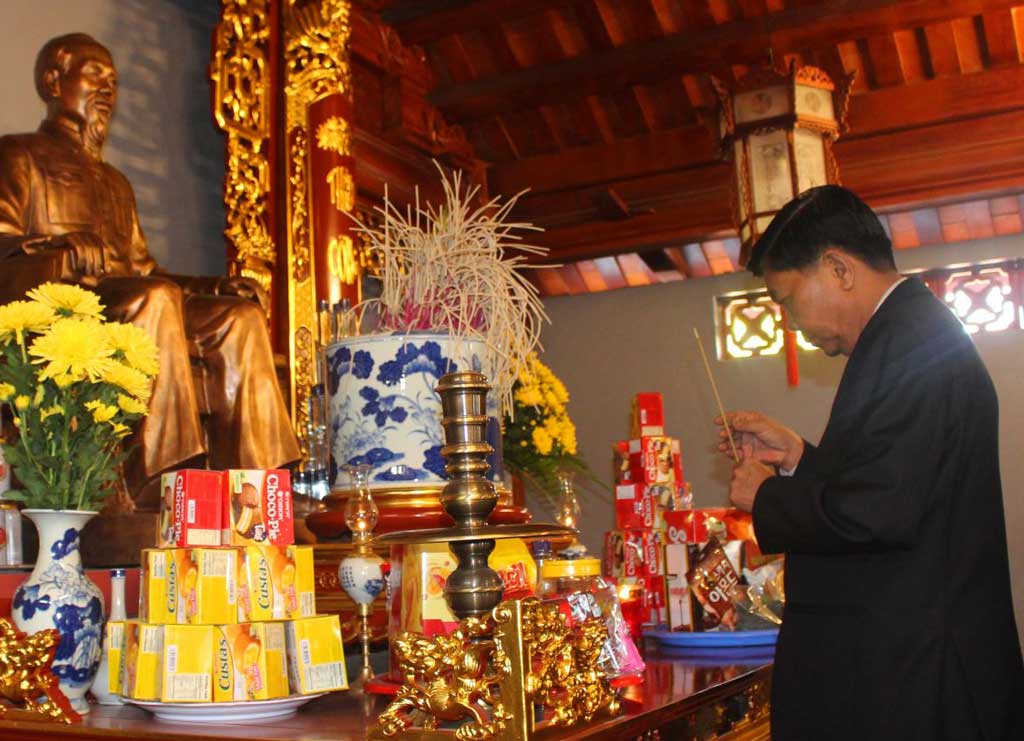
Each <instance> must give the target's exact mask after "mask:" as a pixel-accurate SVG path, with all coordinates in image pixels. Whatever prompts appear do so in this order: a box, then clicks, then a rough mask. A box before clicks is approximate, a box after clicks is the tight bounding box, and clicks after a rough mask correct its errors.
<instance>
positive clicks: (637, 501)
mask: <svg viewBox="0 0 1024 741" xmlns="http://www.w3.org/2000/svg"><path fill="white" fill-rule="evenodd" d="M654 510H655V502H654V496H653V492H652V491H650V490H649V489H648V487H646V486H643V485H642V484H620V485H619V486H616V487H615V527H616V528H618V529H619V530H630V529H633V528H649V527H654V519H655V512H654Z"/></svg>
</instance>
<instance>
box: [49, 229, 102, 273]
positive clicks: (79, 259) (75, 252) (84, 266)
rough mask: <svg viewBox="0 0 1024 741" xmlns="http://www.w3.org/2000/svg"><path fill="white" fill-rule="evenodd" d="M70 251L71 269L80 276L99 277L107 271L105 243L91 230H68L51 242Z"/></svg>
mask: <svg viewBox="0 0 1024 741" xmlns="http://www.w3.org/2000/svg"><path fill="white" fill-rule="evenodd" d="M51 244H53V245H54V246H56V247H63V248H64V249H66V250H68V252H70V253H71V257H72V269H73V270H74V271H75V274H76V275H78V276H82V277H89V278H100V277H102V276H104V275H106V273H107V267H106V257H105V256H106V253H107V245H106V243H105V242H104V241H103V239H101V238H100V237H99V235H97V234H94V233H93V232H68V233H67V234H62V235H60V236H59V237H55V238H54V239H53V241H52V242H51Z"/></svg>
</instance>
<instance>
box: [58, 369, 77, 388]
mask: <svg viewBox="0 0 1024 741" xmlns="http://www.w3.org/2000/svg"><path fill="white" fill-rule="evenodd" d="M80 380H81V379H80V378H75V377H74V376H73V375H71V374H70V373H61V374H60V375H58V376H54V377H53V382H54V383H55V384H57V388H59V389H66V388H67V387H68V386H70V385H71V384H73V383H74V382H75V381H80Z"/></svg>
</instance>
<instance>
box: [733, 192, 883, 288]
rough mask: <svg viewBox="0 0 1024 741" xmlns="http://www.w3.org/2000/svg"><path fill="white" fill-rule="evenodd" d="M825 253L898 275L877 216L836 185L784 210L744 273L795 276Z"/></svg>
mask: <svg viewBox="0 0 1024 741" xmlns="http://www.w3.org/2000/svg"><path fill="white" fill-rule="evenodd" d="M828 247H837V248H839V249H841V250H843V251H844V252H848V253H850V254H851V255H853V256H854V257H857V258H859V259H860V260H863V261H864V262H865V263H867V264H868V265H870V266H871V267H872V268H874V269H875V270H879V271H888V270H895V269H896V260H895V258H894V257H893V253H892V242H891V241H890V239H889V237H888V236H887V235H886V233H885V230H884V229H883V228H882V223H881V222H880V221H879V220H878V217H877V216H875V212H874V211H872V210H871V209H870V208H869V207H868V205H867V204H866V203H864V201H862V200H861V199H860V198H858V197H857V196H856V195H854V193H853V192H852V191H849V190H847V189H846V188H842V187H840V186H838V185H821V186H818V187H817V188H809V189H808V190H805V191H804V192H803V193H801V194H800V195H799V196H797V197H796V198H794V199H793V200H792V201H790V202H789V203H787V204H786V205H785V206H783V208H782V210H781V211H779V213H777V214H776V215H775V218H774V219H772V223H771V224H769V225H768V228H767V229H766V230H765V233H764V234H762V235H761V238H760V239H758V240H757V243H756V244H755V245H754V249H753V250H751V252H750V260H748V261H747V267H748V268H749V269H750V272H752V273H753V274H754V275H762V274H763V273H764V271H765V270H799V269H801V268H805V267H807V266H808V265H811V264H812V263H813V262H814V261H815V260H817V259H818V258H819V257H820V256H821V253H822V252H824V251H825V249H827V248H828Z"/></svg>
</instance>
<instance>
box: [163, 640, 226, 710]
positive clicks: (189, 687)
mask: <svg viewBox="0 0 1024 741" xmlns="http://www.w3.org/2000/svg"><path fill="white" fill-rule="evenodd" d="M214 631H215V628H214V627H213V626H212V625H165V626H164V652H163V653H164V656H163V680H162V681H161V683H160V685H161V690H160V701H161V702H211V701H212V700H213V683H212V678H213V649H214V642H213V635H214Z"/></svg>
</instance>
